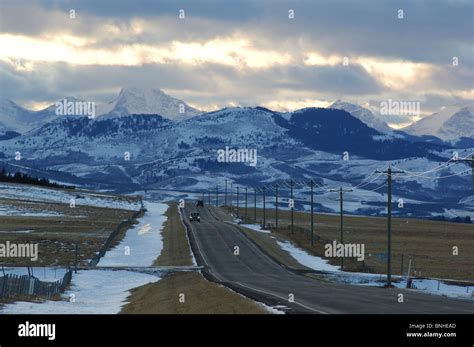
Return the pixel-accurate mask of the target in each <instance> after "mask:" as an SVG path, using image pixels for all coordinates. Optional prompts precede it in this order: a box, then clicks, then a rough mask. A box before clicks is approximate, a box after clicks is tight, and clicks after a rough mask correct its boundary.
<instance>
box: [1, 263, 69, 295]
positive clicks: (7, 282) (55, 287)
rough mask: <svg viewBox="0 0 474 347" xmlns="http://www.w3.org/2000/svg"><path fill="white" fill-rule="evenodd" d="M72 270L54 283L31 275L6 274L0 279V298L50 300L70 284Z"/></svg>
mask: <svg viewBox="0 0 474 347" xmlns="http://www.w3.org/2000/svg"><path fill="white" fill-rule="evenodd" d="M71 280H72V270H70V269H68V270H67V271H66V273H65V274H64V276H63V277H62V278H61V279H59V280H57V281H55V282H44V281H41V280H40V279H38V278H36V277H34V276H31V275H16V274H7V275H5V276H2V277H0V298H12V297H19V296H20V297H21V296H40V297H44V298H47V299H51V298H52V297H53V296H54V295H56V294H59V293H62V292H63V291H64V290H65V289H66V288H67V287H68V286H69V284H70V283H71Z"/></svg>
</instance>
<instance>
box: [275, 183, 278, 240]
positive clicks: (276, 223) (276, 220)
mask: <svg viewBox="0 0 474 347" xmlns="http://www.w3.org/2000/svg"><path fill="white" fill-rule="evenodd" d="M278 187H279V186H278V183H276V184H275V231H278Z"/></svg>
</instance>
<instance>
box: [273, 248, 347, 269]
mask: <svg viewBox="0 0 474 347" xmlns="http://www.w3.org/2000/svg"><path fill="white" fill-rule="evenodd" d="M277 243H278V245H279V246H280V247H281V249H283V250H284V251H286V252H288V253H289V254H290V255H291V256H292V257H293V258H295V259H296V261H297V262H298V263H300V264H301V265H304V266H306V267H309V268H310V269H313V270H316V271H331V272H334V271H339V267H338V266H334V265H331V264H329V263H328V261H327V260H325V259H323V258H321V257H316V256H314V255H311V254H308V253H307V252H306V251H304V250H302V249H300V248H298V247H296V246H294V245H293V244H291V243H290V242H288V241H285V242H282V241H278V242H277Z"/></svg>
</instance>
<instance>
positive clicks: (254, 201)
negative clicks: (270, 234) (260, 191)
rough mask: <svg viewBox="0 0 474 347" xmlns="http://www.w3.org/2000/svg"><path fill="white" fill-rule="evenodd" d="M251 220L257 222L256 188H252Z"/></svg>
mask: <svg viewBox="0 0 474 347" xmlns="http://www.w3.org/2000/svg"><path fill="white" fill-rule="evenodd" d="M253 220H254V223H255V224H257V188H253Z"/></svg>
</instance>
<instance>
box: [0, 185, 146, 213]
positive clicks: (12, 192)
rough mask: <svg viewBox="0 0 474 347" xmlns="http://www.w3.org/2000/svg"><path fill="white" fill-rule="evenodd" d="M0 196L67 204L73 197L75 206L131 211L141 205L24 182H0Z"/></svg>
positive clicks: (114, 197) (130, 201)
mask: <svg viewBox="0 0 474 347" xmlns="http://www.w3.org/2000/svg"><path fill="white" fill-rule="evenodd" d="M0 198H2V199H11V200H15V201H36V202H40V203H46V202H55V203H63V204H69V203H70V200H71V199H75V203H76V206H92V207H107V208H115V209H123V210H132V211H137V210H139V209H140V207H141V206H140V202H139V201H136V200H131V199H130V200H129V199H120V198H119V197H117V196H113V195H106V194H95V193H90V192H83V191H75V190H71V191H65V190H61V189H51V188H43V187H37V186H32V185H26V184H10V183H0ZM0 209H3V210H5V208H2V207H1V206H0Z"/></svg>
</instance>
